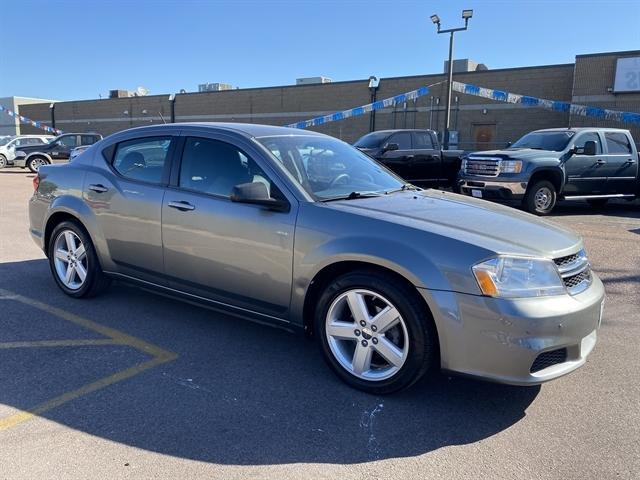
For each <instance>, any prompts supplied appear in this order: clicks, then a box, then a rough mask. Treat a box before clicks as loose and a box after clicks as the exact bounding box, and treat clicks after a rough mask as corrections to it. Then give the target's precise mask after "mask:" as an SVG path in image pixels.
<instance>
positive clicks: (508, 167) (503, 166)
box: [500, 160, 522, 173]
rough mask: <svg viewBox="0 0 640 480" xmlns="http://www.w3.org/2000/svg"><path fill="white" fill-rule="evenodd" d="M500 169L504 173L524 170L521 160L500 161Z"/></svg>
mask: <svg viewBox="0 0 640 480" xmlns="http://www.w3.org/2000/svg"><path fill="white" fill-rule="evenodd" d="M500 171H501V172H502V173H520V172H521V171H522V161H521V160H503V161H502V162H501V163H500Z"/></svg>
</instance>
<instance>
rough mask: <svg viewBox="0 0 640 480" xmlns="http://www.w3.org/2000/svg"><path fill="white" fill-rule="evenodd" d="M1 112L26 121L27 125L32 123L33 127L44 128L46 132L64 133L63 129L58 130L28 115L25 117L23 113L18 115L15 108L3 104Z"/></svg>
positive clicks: (0, 106) (0, 107)
mask: <svg viewBox="0 0 640 480" xmlns="http://www.w3.org/2000/svg"><path fill="white" fill-rule="evenodd" d="M0 112H4V113H6V114H7V115H9V116H10V117H13V118H17V119H18V120H20V123H24V124H25V125H31V126H32V127H36V128H39V129H40V130H44V131H45V132H48V133H53V134H54V135H60V134H61V133H62V130H58V129H57V128H52V127H50V126H49V125H45V124H44V123H42V122H37V121H35V120H31V119H29V118H27V117H23V116H22V115H18V114H17V113H16V112H14V111H13V110H9V109H8V108H7V107H5V106H3V105H0Z"/></svg>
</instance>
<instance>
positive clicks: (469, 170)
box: [459, 128, 640, 215]
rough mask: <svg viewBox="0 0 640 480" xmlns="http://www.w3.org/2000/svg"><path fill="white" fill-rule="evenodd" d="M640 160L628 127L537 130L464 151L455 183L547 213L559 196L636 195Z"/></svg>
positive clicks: (595, 200) (597, 202)
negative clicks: (500, 144) (498, 146)
mask: <svg viewBox="0 0 640 480" xmlns="http://www.w3.org/2000/svg"><path fill="white" fill-rule="evenodd" d="M639 161H640V157H639V156H638V151H637V149H636V145H635V143H634V141H633V138H632V137H631V133H629V131H628V130H620V129H616V128H553V129H547V130H536V131H534V132H531V133H528V134H527V135H525V136H524V137H522V138H521V139H520V140H518V141H517V142H515V143H514V144H513V145H511V146H509V147H508V148H506V149H504V150H495V151H488V152H475V153H470V154H468V155H465V156H464V157H463V159H462V168H461V170H460V177H459V188H460V190H461V192H462V193H464V194H466V195H472V196H474V197H479V198H487V199H498V200H506V201H515V202H519V203H521V204H522V206H523V207H524V208H525V209H526V210H528V211H529V212H531V213H534V214H536V215H547V214H549V213H551V211H552V210H553V207H554V206H555V205H556V202H557V201H558V200H586V201H587V202H589V203H590V204H591V205H593V206H594V207H600V206H603V205H604V204H605V203H607V201H608V200H609V199H612V198H624V199H628V200H633V199H635V198H639V197H640V177H639V172H638V163H639Z"/></svg>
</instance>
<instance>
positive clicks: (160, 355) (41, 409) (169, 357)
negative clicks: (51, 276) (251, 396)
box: [0, 289, 178, 431]
mask: <svg viewBox="0 0 640 480" xmlns="http://www.w3.org/2000/svg"><path fill="white" fill-rule="evenodd" d="M1 299H5V300H9V299H11V300H15V301H18V302H21V303H24V304H25V305H29V306H32V307H35V308H37V309H39V310H42V311H44V312H47V313H50V314H51V315H54V316H56V317H58V318H62V319H64V320H67V321H68V322H71V323H74V324H76V325H79V326H81V327H84V328H86V329H88V330H91V331H93V332H96V333H99V334H101V335H104V336H106V337H108V338H106V339H79V340H41V341H33V342H5V343H0V348H22V347H27V348H28V347H43V346H52V347H70V346H83V345H114V344H120V345H127V346H130V347H132V348H135V349H136V350H139V351H142V352H144V353H147V354H149V355H151V356H152V357H153V358H152V359H151V360H148V361H146V362H143V363H141V364H138V365H135V366H133V367H130V368H127V369H126V370H123V371H121V372H117V373H114V374H112V375H109V376H108V377H105V378H102V379H100V380H97V381H95V382H93V383H89V384H87V385H84V386H82V387H80V388H78V389H76V390H72V391H70V392H67V393H64V394H62V395H60V396H58V397H56V398H53V399H51V400H47V401H45V402H43V403H41V404H40V405H37V406H35V407H33V408H31V409H30V410H27V411H21V412H19V413H16V414H14V415H11V416H9V417H6V418H3V419H0V431H2V430H6V429H8V428H11V427H14V426H16V425H18V424H20V423H23V422H26V421H27V420H30V419H31V418H33V417H35V416H37V415H42V414H43V413H45V412H47V411H49V410H51V409H53V408H57V407H59V406H61V405H64V404H65V403H67V402H70V401H71V400H75V399H77V398H79V397H82V396H84V395H87V394H89V393H92V392H95V391H97V390H100V389H102V388H105V387H107V386H109V385H113V384H114V383H117V382H120V381H122V380H126V379H128V378H131V377H134V376H135V375H138V374H139V373H142V372H144V371H145V370H149V369H150V368H153V367H156V366H158V365H161V364H163V363H167V362H171V361H173V360H175V359H176V358H178V355H177V354H176V353H173V352H170V351H168V350H165V349H163V348H160V347H158V346H156V345H153V344H151V343H149V342H145V341H144V340H141V339H139V338H136V337H133V336H131V335H127V334H126V333H123V332H120V331H119V330H116V329H114V328H110V327H105V326H104V325H100V324H99V323H96V322H94V321H92V320H89V319H86V318H83V317H81V316H79V315H76V314H74V313H71V312H67V311H65V310H62V309H60V308H57V307H53V306H51V305H47V304H46V303H43V302H40V301H38V300H33V299H30V298H27V297H24V296H22V295H18V294H16V293H13V292H10V291H8V290H3V289H0V300H1Z"/></svg>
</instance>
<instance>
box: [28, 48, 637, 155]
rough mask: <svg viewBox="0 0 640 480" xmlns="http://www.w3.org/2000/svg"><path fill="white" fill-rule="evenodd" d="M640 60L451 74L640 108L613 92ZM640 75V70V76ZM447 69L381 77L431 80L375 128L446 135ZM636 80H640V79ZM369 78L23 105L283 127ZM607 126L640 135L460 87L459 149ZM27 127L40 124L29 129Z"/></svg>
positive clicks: (362, 92)
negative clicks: (623, 68)
mask: <svg viewBox="0 0 640 480" xmlns="http://www.w3.org/2000/svg"><path fill="white" fill-rule="evenodd" d="M633 57H640V50H636V51H627V52H613V53H601V54H592V55H578V56H577V57H576V61H575V63H570V64H563V65H545V66H538V67H523V68H507V69H496V70H491V69H487V70H482V69H476V70H474V71H470V72H459V73H456V74H454V80H457V81H459V82H464V83H471V84H474V85H478V86H481V87H487V88H493V89H499V90H503V91H507V92H511V93H518V94H522V95H528V96H532V97H539V98H544V99H548V100H559V101H565V102H572V103H578V104H583V105H589V106H594V107H600V108H610V109H616V110H624V111H630V112H640V87H639V88H638V89H637V90H636V91H635V92H627V93H620V92H616V90H615V88H614V86H615V82H616V78H615V77H616V66H617V64H618V59H620V58H622V59H629V58H633ZM638 75H640V72H639V73H638ZM445 79H446V77H445V75H444V74H442V73H439V74H434V75H421V76H412V77H393V78H382V79H380V82H379V86H378V89H377V91H376V98H377V99H378V100H380V99H384V98H387V97H391V96H394V95H397V94H400V93H404V92H407V91H410V90H413V89H416V88H419V87H421V86H425V85H433V86H432V87H431V88H430V92H429V95H427V96H424V97H421V98H419V99H418V100H417V101H415V102H408V103H407V104H404V105H398V106H397V107H395V108H387V109H384V110H380V111H377V112H376V114H375V129H376V130H381V129H386V128H432V129H434V130H439V131H441V130H442V129H443V123H444V104H445V95H446V88H445V86H446V83H444V81H445ZM639 81H640V79H639ZM371 100H372V93H371V91H370V89H369V80H368V79H367V80H353V81H346V82H332V83H319V84H309V85H288V86H281V87H267V88H246V89H236V90H226V91H216V92H202V93H184V94H176V95H170V94H165V95H154V96H145V97H132V98H115V99H103V100H87V101H72V102H59V103H56V105H55V109H51V108H49V107H50V105H49V103H40V104H31V105H22V106H20V113H21V114H22V115H24V116H26V117H28V118H31V119H33V120H41V121H44V122H47V123H48V124H49V125H50V124H51V123H52V118H51V115H52V113H54V114H55V127H56V128H59V129H62V130H64V131H74V132H75V131H78V132H87V131H95V132H99V133H101V134H103V135H108V134H111V133H114V132H117V131H119V130H123V129H126V128H130V127H134V126H140V125H150V124H158V123H162V122H171V121H175V122H194V121H196V122H197V121H205V122H209V121H225V122H250V123H266V124H272V125H286V124H290V123H295V122H298V121H301V120H306V119H309V118H312V117H316V116H319V115H324V114H328V113H332V112H335V111H340V110H346V109H349V108H353V107H357V106H360V105H364V104H367V103H370V102H371ZM569 125H571V126H583V125H597V126H611V127H621V128H630V129H631V130H632V133H633V134H634V137H635V138H636V139H640V127H639V126H637V125H636V126H631V125H624V124H620V123H618V122H612V121H606V120H599V119H591V118H583V117H577V116H575V115H574V116H571V115H570V114H569V113H562V112H554V111H549V110H544V109H540V108H530V107H525V106H523V105H519V104H516V105H513V104H506V103H500V102H496V101H493V100H487V99H484V98H479V97H473V96H468V95H463V94H456V93H454V98H453V101H452V113H451V129H452V130H457V131H458V132H459V141H460V143H459V147H460V148H464V149H474V150H475V149H483V148H491V147H499V146H503V145H504V144H505V143H506V142H508V141H514V140H516V139H517V138H519V137H520V136H521V135H523V134H524V133H526V132H528V131H530V130H534V129H539V128H550V127H566V126H569ZM370 128H371V116H370V114H366V115H363V116H360V117H356V118H350V119H346V120H342V121H337V122H332V123H327V124H325V125H322V126H320V127H314V128H313V129H314V130H317V131H321V132H324V133H328V134H330V135H333V136H335V137H338V138H341V139H344V140H345V141H348V142H352V141H354V140H356V139H357V138H358V137H360V136H361V135H364V134H365V133H367V132H369V131H370ZM22 131H23V132H24V133H26V132H29V133H35V132H36V129H34V128H32V127H29V126H23V127H22Z"/></svg>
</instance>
